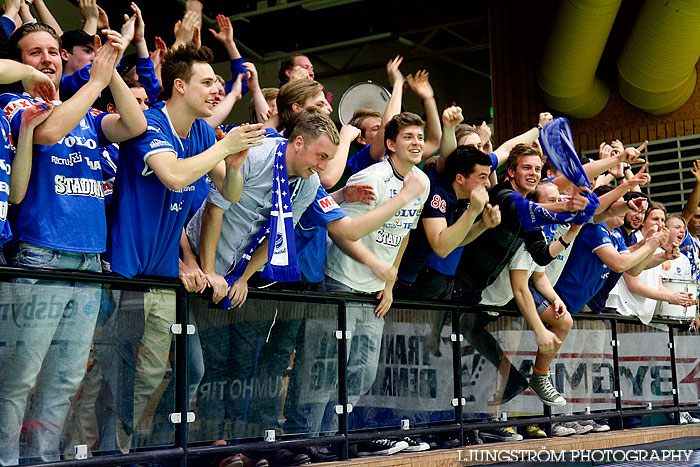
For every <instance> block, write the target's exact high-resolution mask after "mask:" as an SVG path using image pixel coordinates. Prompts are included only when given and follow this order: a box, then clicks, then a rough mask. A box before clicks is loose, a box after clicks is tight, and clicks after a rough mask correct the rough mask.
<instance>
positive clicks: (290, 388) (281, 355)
mask: <svg viewBox="0 0 700 467" xmlns="http://www.w3.org/2000/svg"><path fill="white" fill-rule="evenodd" d="M190 305H191V310H192V312H193V316H194V321H195V323H196V325H197V328H198V330H199V336H200V341H201V351H202V353H201V355H202V357H201V361H202V362H203V365H202V369H203V374H202V378H201V381H200V383H199V384H198V385H197V388H196V390H194V391H192V393H193V395H194V396H193V399H192V410H193V411H194V412H195V413H196V421H195V423H194V424H191V425H190V440H191V441H193V442H195V441H215V440H220V439H236V438H246V437H261V436H263V435H264V434H265V431H266V430H275V431H276V432H277V434H278V436H279V435H281V434H283V433H284V434H305V433H319V431H320V430H321V422H322V420H323V414H324V409H325V406H326V402H327V401H328V400H331V399H335V398H336V391H337V390H336V382H337V371H338V370H337V366H336V361H337V346H338V344H337V340H336V339H335V337H334V335H333V332H334V331H335V330H336V329H337V328H338V325H337V323H338V318H337V311H336V307H334V306H331V305H325V304H311V303H294V302H286V301H273V300H253V299H249V300H248V301H247V302H246V303H245V305H244V306H243V308H241V309H235V310H220V309H216V308H209V304H208V303H207V302H206V301H204V300H201V299H196V298H193V299H192V300H191V301H190ZM191 347H192V346H191ZM290 366H291V370H290ZM190 367H192V364H191V365H190ZM191 387H192V386H191Z"/></svg>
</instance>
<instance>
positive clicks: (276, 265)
mask: <svg viewBox="0 0 700 467" xmlns="http://www.w3.org/2000/svg"><path fill="white" fill-rule="evenodd" d="M287 142H288V141H287V140H283V141H281V142H280V144H279V145H278V146H277V149H276V150H275V165H274V168H273V172H272V209H271V210H270V217H269V219H268V220H267V222H265V224H264V225H263V226H262V228H261V229H260V231H259V232H258V233H257V234H255V237H253V240H252V241H251V242H250V244H249V245H248V246H247V247H246V250H245V253H244V254H243V257H242V258H241V260H240V261H238V263H236V265H235V267H234V268H233V271H232V272H229V274H227V275H226V282H228V285H229V286H230V285H231V284H233V283H234V282H236V281H237V280H238V279H239V278H240V277H241V276H242V275H243V272H244V271H245V268H246V267H247V266H248V263H249V262H250V258H251V257H252V255H253V252H254V251H255V250H256V249H257V248H258V246H260V244H261V243H262V242H264V241H265V238H266V237H267V236H268V235H269V236H270V242H269V245H268V248H267V263H266V264H265V268H264V269H263V272H262V274H261V275H262V277H263V278H265V279H267V280H270V281H277V282H293V281H299V280H301V274H300V273H299V268H298V267H297V252H296V245H295V243H294V217H293V214H292V202H291V198H292V195H291V193H290V191H291V189H290V188H289V183H288V181H287V163H286V161H285V158H284V154H285V152H286V151H287ZM273 239H274V240H273ZM219 307H221V308H224V309H227V308H231V301H230V300H229V298H228V296H226V297H224V298H223V300H221V302H219Z"/></svg>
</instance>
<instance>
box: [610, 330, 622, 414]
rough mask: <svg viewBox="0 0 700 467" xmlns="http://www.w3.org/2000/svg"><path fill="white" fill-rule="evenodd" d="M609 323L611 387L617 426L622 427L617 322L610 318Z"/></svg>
mask: <svg viewBox="0 0 700 467" xmlns="http://www.w3.org/2000/svg"><path fill="white" fill-rule="evenodd" d="M610 323H611V326H610V329H611V332H612V353H613V371H614V374H615V382H614V385H613V387H614V388H615V393H616V394H617V395H616V396H615V410H617V413H618V415H617V417H618V426H619V427H622V426H623V424H622V392H621V391H620V363H619V362H618V358H619V357H620V355H619V351H618V343H619V342H620V341H619V340H618V339H617V320H616V319H615V318H612V319H610Z"/></svg>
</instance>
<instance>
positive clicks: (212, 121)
mask: <svg viewBox="0 0 700 467" xmlns="http://www.w3.org/2000/svg"><path fill="white" fill-rule="evenodd" d="M242 79H243V75H238V78H236V81H235V82H234V83H233V88H231V92H229V93H228V94H226V97H224V98H223V100H222V101H221V102H219V103H218V104H216V105H215V106H214V108H213V109H212V111H211V115H210V116H208V117H206V118H204V119H203V120H204V121H205V122H207V123H208V124H209V126H210V127H212V128H214V129H216V128H217V127H218V126H219V125H221V124H222V123H224V121H225V120H226V118H227V117H228V116H229V114H230V113H231V109H233V106H234V105H235V104H236V102H238V101H239V100H241V97H243V96H242V94H241V80H242Z"/></svg>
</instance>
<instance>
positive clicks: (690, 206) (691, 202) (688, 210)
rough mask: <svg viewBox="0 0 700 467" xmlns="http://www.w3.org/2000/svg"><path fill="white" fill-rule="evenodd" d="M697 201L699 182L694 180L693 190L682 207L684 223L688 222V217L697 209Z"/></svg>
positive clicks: (699, 193)
mask: <svg viewBox="0 0 700 467" xmlns="http://www.w3.org/2000/svg"><path fill="white" fill-rule="evenodd" d="M699 202H700V182H695V186H694V187H693V191H691V192H690V196H689V197H688V202H687V203H686V204H685V207H684V208H683V213H682V214H681V216H682V217H683V219H685V222H686V223H688V222H690V219H691V218H692V217H693V215H694V214H695V211H697V209H698V203H699Z"/></svg>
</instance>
